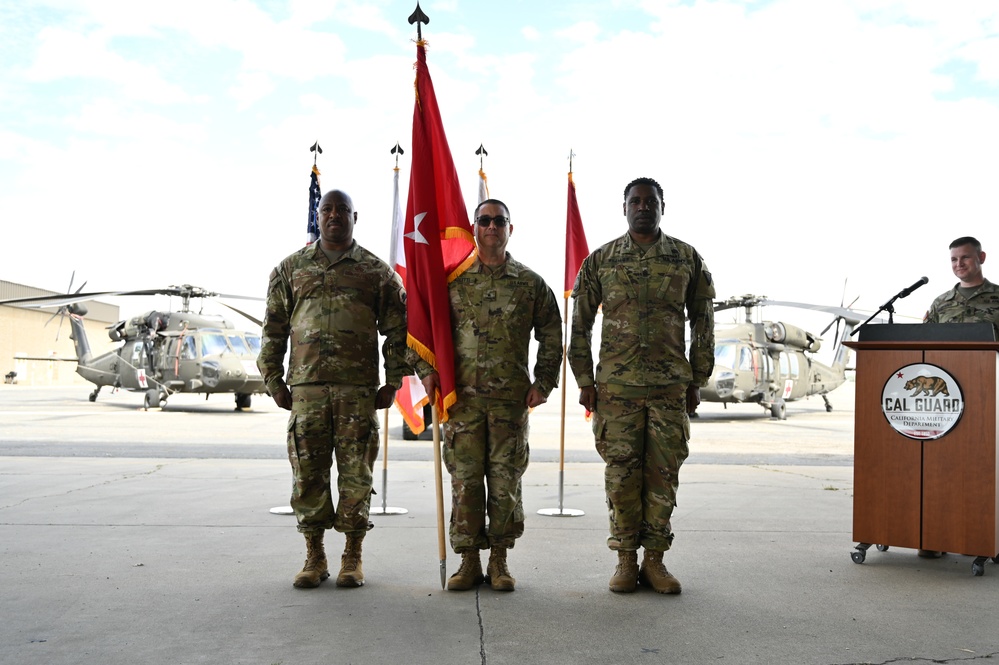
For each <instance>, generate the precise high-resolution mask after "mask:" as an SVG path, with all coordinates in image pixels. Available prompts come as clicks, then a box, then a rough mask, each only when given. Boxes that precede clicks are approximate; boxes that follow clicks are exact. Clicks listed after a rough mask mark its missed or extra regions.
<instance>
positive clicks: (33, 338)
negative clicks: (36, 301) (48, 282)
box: [0, 303, 119, 386]
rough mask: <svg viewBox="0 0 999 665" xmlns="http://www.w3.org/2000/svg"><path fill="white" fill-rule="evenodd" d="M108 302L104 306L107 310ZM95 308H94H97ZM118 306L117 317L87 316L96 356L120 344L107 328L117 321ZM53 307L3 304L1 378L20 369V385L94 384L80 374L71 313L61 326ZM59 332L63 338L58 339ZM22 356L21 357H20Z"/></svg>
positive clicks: (0, 311) (0, 355)
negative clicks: (71, 336)
mask: <svg viewBox="0 0 999 665" xmlns="http://www.w3.org/2000/svg"><path fill="white" fill-rule="evenodd" d="M88 305H89V303H88ZM107 307H109V306H108V305H104V308H105V309H106V308H107ZM93 309H94V308H91V310H92V311H93ZM117 309H118V308H117V307H114V308H113V313H114V314H115V320H112V321H100V320H96V319H92V318H90V317H85V318H84V327H85V328H86V330H87V337H88V339H89V341H90V349H91V351H92V352H93V354H94V355H100V354H102V353H105V352H107V351H111V350H112V349H115V348H117V347H118V346H119V344H116V343H114V342H112V341H111V339H110V338H109V337H108V331H107V330H106V327H107V326H109V325H111V324H112V323H115V322H116V321H117V318H116V317H117ZM52 314H53V312H52V310H49V311H43V310H37V309H25V308H21V307H8V306H3V305H0V380H2V379H3V377H4V376H5V375H6V374H7V373H8V372H10V371H11V370H13V371H16V372H17V382H18V385H29V386H57V385H87V386H89V385H91V384H90V383H89V382H87V381H84V380H83V378H82V377H80V375H79V374H77V373H76V350H75V349H74V348H73V341H72V340H71V339H70V338H69V335H70V332H71V330H70V326H69V316H68V315H67V316H66V318H65V319H64V320H63V322H62V327H61V329H60V326H59V317H58V316H56V317H55V318H54V319H52V321H51V322H49V323H48V325H47V326H46V322H47V321H49V319H50V318H52ZM57 331H58V334H59V340H58V341H56V332H57ZM18 356H20V357H22V358H21V359H18V358H17V357H18ZM25 356H27V357H32V358H41V357H45V358H48V357H55V358H72V359H73V362H59V361H45V360H26V359H24V358H23V357H25Z"/></svg>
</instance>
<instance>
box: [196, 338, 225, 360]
mask: <svg viewBox="0 0 999 665" xmlns="http://www.w3.org/2000/svg"><path fill="white" fill-rule="evenodd" d="M228 350H229V345H228V344H226V341H225V335H223V334H222V333H201V357H202V358H205V357H207V356H217V355H219V354H220V353H225V352H226V351H228Z"/></svg>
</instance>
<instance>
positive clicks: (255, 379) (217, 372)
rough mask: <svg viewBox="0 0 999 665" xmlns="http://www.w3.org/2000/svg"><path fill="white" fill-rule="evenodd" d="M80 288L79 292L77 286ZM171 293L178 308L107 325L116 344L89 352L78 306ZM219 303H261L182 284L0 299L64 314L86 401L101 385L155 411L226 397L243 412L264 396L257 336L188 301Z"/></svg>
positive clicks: (83, 309)
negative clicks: (138, 396) (140, 398)
mask: <svg viewBox="0 0 999 665" xmlns="http://www.w3.org/2000/svg"><path fill="white" fill-rule="evenodd" d="M81 288H82V287H81ZM154 295H168V296H178V297H179V298H180V299H181V303H182V304H181V308H180V311H155V310H154V311H150V312H146V313H144V314H140V315H139V316H135V317H132V318H130V319H126V320H124V321H118V322H117V323H115V324H113V325H111V326H108V336H109V337H110V338H111V340H112V341H114V342H122V345H121V346H120V347H118V348H117V349H116V350H114V351H109V352H107V353H104V354H102V355H99V356H94V355H93V353H92V352H91V350H90V343H89V342H88V340H87V333H86V330H85V329H84V326H83V320H82V319H83V317H84V316H86V314H87V308H86V307H85V306H84V304H83V301H85V300H92V299H94V298H98V297H102V296H154ZM205 298H227V299H242V300H263V298H254V297H249V296H237V295H230V294H219V293H213V292H210V291H206V290H205V289H202V288H200V287H197V286H191V285H190V284H184V285H181V286H171V287H168V288H164V289H148V290H142V291H101V292H93V293H80V292H79V291H77V292H75V293H67V294H65V295H57V296H43V297H38V298H18V299H14V300H5V301H0V305H14V306H20V307H58V308H59V310H58V312H57V314H60V315H66V314H68V315H69V319H70V326H71V328H72V333H71V335H70V338H71V339H72V340H73V344H74V346H75V349H76V356H77V366H76V371H77V373H78V374H79V375H80V376H82V377H83V378H85V379H86V380H87V381H90V382H91V383H93V384H94V385H95V386H96V388H94V391H93V392H92V393H90V401H91V402H94V401H96V400H97V395H98V394H99V393H100V391H101V388H103V387H104V386H112V387H114V388H116V389H117V388H121V389H124V390H130V391H133V392H142V393H144V395H145V396H144V402H143V404H144V406H145V408H146V409H149V408H156V407H163V406H165V404H166V401H167V399H168V398H169V397H170V396H171V395H173V394H175V393H204V394H205V398H206V399H207V398H208V395H211V394H215V393H234V394H235V395H236V409H237V410H242V409H246V408H249V407H250V402H251V396H252V395H254V394H260V393H263V392H265V389H264V382H263V377H261V375H260V370H258V369H257V355H258V354H259V353H260V333H258V332H250V331H242V330H238V329H237V328H235V327H234V326H233V325H232V324H231V323H230V322H229V321H227V320H226V319H224V318H222V317H221V316H212V315H207V314H201V313H195V312H192V311H191V307H190V305H191V300H192V299H205ZM219 302H220V304H222V305H224V306H226V307H228V308H229V309H231V310H233V311H234V312H236V313H238V314H240V315H242V316H243V317H245V318H247V319H248V320H250V321H253V322H254V323H256V324H257V325H260V320H259V319H257V318H255V317H253V316H251V315H249V314H247V313H246V312H244V311H241V310H239V309H237V308H235V307H233V306H232V305H229V304H227V303H225V302H221V301H219Z"/></svg>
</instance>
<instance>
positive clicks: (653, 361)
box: [569, 178, 715, 593]
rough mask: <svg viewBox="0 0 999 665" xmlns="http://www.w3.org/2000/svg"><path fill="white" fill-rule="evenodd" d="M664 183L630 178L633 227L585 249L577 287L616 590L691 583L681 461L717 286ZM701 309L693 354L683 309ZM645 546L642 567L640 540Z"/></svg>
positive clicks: (580, 369)
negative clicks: (672, 210)
mask: <svg viewBox="0 0 999 665" xmlns="http://www.w3.org/2000/svg"><path fill="white" fill-rule="evenodd" d="M664 210H665V204H664V203H663V191H662V187H660V186H659V184H658V183H657V182H656V181H655V180H652V179H650V178H639V179H638V180H635V181H633V182H631V183H629V184H628V186H627V187H626V188H625V190H624V214H625V217H626V218H627V220H628V232H627V233H626V234H624V235H623V236H621V237H620V238H618V239H617V240H613V241H611V242H609V243H607V244H606V245H604V246H603V247H601V248H599V249H597V250H596V251H595V252H593V253H592V254H590V256H588V257H587V258H586V260H585V261H583V265H582V266H581V267H580V270H579V274H578V276H577V277H576V284H575V287H574V288H573V292H572V296H573V319H572V338H571V342H570V349H569V362H570V363H571V365H572V371H573V373H574V374H575V376H576V383H577V384H578V385H579V387H580V397H579V403H580V404H582V405H583V406H585V407H586V408H587V409H588V410H589V411H591V412H593V432H594V435H595V437H596V447H597V452H598V453H599V454H600V456H601V458H603V460H604V462H605V463H606V469H605V475H604V483H605V489H606V492H607V507H608V510H609V514H610V538H609V539H608V541H607V542H608V546H609V547H610V548H611V549H612V550H617V553H618V566H617V568H616V570H615V572H614V575H613V577H611V580H610V590H611V591H615V592H631V591H634V590H635V588H636V586H637V584H638V582H641V583H642V584H643V585H646V586H649V587H651V588H652V589H654V590H655V591H657V592H659V593H680V589H681V587H680V582H679V581H677V579H676V578H675V577H673V575H671V574H670V573H669V571H667V570H666V567H665V566H664V565H663V562H662V557H663V552H665V551H666V550H668V549H669V548H670V545H671V543H672V542H673V531H672V528H671V525H670V516H671V515H672V513H673V507H674V506H675V505H676V490H677V485H678V483H679V477H678V474H679V471H680V465H681V464H682V463H683V461H684V459H686V457H687V453H688V448H687V441H688V439H689V438H690V421H689V420H688V418H687V414H688V413H691V412H693V411H694V409H695V408H696V407H697V404H698V403H700V390H699V386H702V385H704V384H705V383H706V382H707V380H708V377H710V376H711V370H712V368H713V366H714V329H713V326H714V310H713V306H712V298H714V295H715V290H714V285H713V284H712V282H711V273H709V272H708V269H707V266H705V265H704V261H703V260H702V259H701V257H700V255H699V254H698V253H697V251H695V250H694V248H693V247H691V246H690V245H688V244H686V243H684V242H682V241H680V240H677V239H676V238H671V237H670V236H667V235H666V234H665V233H662V232H661V231H660V230H659V222H660V219H661V215H662V212H663V211H664ZM601 306H602V307H603V328H602V330H601V338H600V339H601V341H600V356H599V363H598V365H597V368H596V376H595V377H594V371H593V353H592V350H591V335H592V330H593V322H594V319H595V317H596V315H597V310H598V308H600V307H601ZM685 311H686V316H687V318H688V319H689V320H690V330H691V340H690V352H689V360H688V356H687V354H685V352H684V313H685ZM639 547H644V548H645V556H644V559H643V562H642V566H641V568H639V566H638V554H637V552H638V548H639Z"/></svg>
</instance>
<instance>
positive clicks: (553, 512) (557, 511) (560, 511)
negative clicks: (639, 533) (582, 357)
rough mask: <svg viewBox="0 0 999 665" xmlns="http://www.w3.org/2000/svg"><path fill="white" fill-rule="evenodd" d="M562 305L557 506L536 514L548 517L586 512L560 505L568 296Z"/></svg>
mask: <svg viewBox="0 0 999 665" xmlns="http://www.w3.org/2000/svg"><path fill="white" fill-rule="evenodd" d="M562 307H563V314H562V322H563V323H562V325H563V328H564V332H563V333H562V384H561V385H562V419H561V421H562V422H561V427H560V428H559V435H558V508H542V509H541V510H539V511H538V514H539V515H547V516H548V517H580V516H582V515H585V514H586V513H585V512H583V511H582V510H579V509H577V508H564V507H563V505H562V499H563V497H564V495H565V393H566V385H565V374H566V371H565V368H566V361H567V359H568V357H569V354H568V353H567V347H566V340H567V339H569V296H565V299H564V300H563V305H562Z"/></svg>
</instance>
